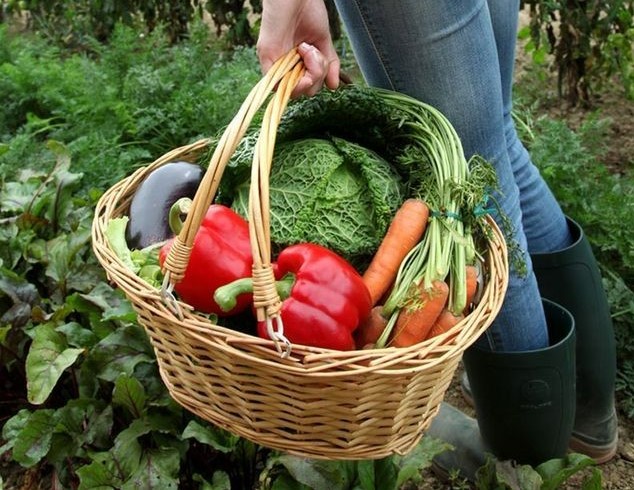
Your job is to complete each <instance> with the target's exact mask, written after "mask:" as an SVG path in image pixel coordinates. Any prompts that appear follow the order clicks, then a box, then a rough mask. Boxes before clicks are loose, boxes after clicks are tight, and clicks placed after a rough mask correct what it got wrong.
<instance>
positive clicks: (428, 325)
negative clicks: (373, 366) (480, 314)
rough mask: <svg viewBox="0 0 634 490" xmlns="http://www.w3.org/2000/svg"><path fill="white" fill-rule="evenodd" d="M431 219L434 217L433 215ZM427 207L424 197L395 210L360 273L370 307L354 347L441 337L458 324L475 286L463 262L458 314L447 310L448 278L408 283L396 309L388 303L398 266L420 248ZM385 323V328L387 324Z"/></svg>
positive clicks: (400, 344)
mask: <svg viewBox="0 0 634 490" xmlns="http://www.w3.org/2000/svg"><path fill="white" fill-rule="evenodd" d="M432 219H434V218H433V217H432ZM429 220H430V209H429V206H428V205H427V203H426V202H425V201H423V200H422V199H418V198H410V199H407V200H406V201H405V202H404V203H403V204H402V205H401V207H400V208H399V209H398V211H397V212H396V214H395V215H394V218H393V220H392V223H391V224H390V227H389V228H388V231H387V233H386V235H385V237H384V239H383V241H382V242H381V245H380V247H379V249H378V250H377V252H376V254H375V255H374V257H373V259H372V261H371V262H370V265H369V266H368V268H367V269H366V271H365V272H364V274H363V281H364V283H365V285H366V286H367V287H368V290H369V291H370V296H371V298H372V304H373V308H372V311H371V313H370V316H368V318H366V320H365V321H364V322H363V323H362V324H361V325H360V326H359V328H358V329H357V330H356V343H357V348H359V349H363V348H374V347H384V346H386V345H391V346H394V347H407V346H410V345H413V344H416V343H418V342H422V341H423V340H426V339H428V338H431V337H434V336H436V335H440V334H442V333H444V332H447V331H448V330H450V329H451V328H452V327H453V326H455V325H457V324H458V323H459V322H460V321H461V320H462V319H463V318H464V317H465V316H466V315H467V314H468V312H469V311H468V310H469V307H470V305H471V303H472V302H473V299H474V297H475V294H476V291H477V287H478V270H477V267H476V265H475V264H468V265H466V266H465V274H464V277H465V291H466V298H465V306H464V308H463V309H462V311H460V312H454V311H453V310H452V308H450V302H449V296H450V286H449V282H450V280H451V278H442V279H435V280H433V282H432V283H431V286H430V287H428V286H426V285H425V283H424V281H422V280H421V281H419V283H418V284H412V287H411V288H409V290H408V297H407V299H406V301H405V302H404V303H403V304H402V305H401V307H392V306H390V299H389V298H390V296H389V291H390V290H392V291H394V289H392V288H393V287H394V286H395V283H396V282H397V281H396V280H397V276H398V273H399V270H401V264H402V263H403V261H405V259H406V258H407V257H408V255H410V254H413V253H415V252H416V251H418V250H419V249H421V248H423V247H424V244H425V241H423V237H424V236H425V231H426V230H427V227H428V223H429ZM388 327H389V328H388Z"/></svg>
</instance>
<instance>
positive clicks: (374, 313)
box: [354, 306, 387, 349]
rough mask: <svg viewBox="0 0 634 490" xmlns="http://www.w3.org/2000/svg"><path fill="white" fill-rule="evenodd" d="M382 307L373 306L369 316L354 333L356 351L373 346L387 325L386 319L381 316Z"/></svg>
mask: <svg viewBox="0 0 634 490" xmlns="http://www.w3.org/2000/svg"><path fill="white" fill-rule="evenodd" d="M382 309H383V306H375V307H374V308H372V310H371V311H370V314H369V315H368V316H367V318H366V319H365V320H363V321H362V322H361V324H360V325H359V326H358V327H357V329H356V330H355V331H354V340H355V343H356V346H357V349H365V348H368V346H372V347H373V346H374V344H376V341H377V340H378V339H379V337H380V336H381V334H382V333H383V330H385V327H386V325H387V318H385V317H384V316H383V314H382V313H381V310H382Z"/></svg>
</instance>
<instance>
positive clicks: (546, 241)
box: [487, 0, 571, 253]
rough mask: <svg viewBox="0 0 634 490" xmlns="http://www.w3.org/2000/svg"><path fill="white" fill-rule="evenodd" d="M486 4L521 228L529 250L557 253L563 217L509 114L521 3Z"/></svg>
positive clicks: (565, 238) (565, 234)
mask: <svg viewBox="0 0 634 490" xmlns="http://www.w3.org/2000/svg"><path fill="white" fill-rule="evenodd" d="M487 3H488V5H489V12H490V15H491V23H492V25H493V33H494V36H495V41H496V47H497V52H498V60H499V63H500V80H501V83H502V101H503V102H502V103H503V107H504V131H505V137H506V147H507V153H508V156H509V160H510V163H511V168H512V169H513V175H514V177H515V182H517V185H518V187H519V192H520V207H521V209H522V225H523V227H524V233H525V234H526V240H527V245H528V251H529V252H530V253H544V252H551V251H554V250H560V249H562V248H565V247H567V246H568V245H570V243H571V237H570V232H569V230H568V226H567V224H566V219H565V216H564V214H563V212H562V211H561V208H560V206H559V203H558V202H557V201H556V199H555V197H554V196H553V194H552V192H551V191H550V189H549V188H548V186H547V184H546V182H545V181H544V179H543V178H542V176H541V175H540V173H539V170H537V167H535V165H533V162H532V161H531V158H530V155H529V153H528V151H527V150H526V148H525V147H524V145H523V144H522V142H521V141H520V139H519V138H518V136H517V132H516V130H515V124H514V123H513V117H512V113H511V112H512V109H513V72H514V68H515V44H516V40H517V27H518V15H517V13H518V12H519V3H520V2H519V0H487Z"/></svg>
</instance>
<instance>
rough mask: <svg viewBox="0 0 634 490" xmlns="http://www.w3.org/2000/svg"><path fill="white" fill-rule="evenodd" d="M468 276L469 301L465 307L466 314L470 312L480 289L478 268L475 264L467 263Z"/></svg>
mask: <svg viewBox="0 0 634 490" xmlns="http://www.w3.org/2000/svg"><path fill="white" fill-rule="evenodd" d="M466 278H467V302H466V305H467V306H465V309H464V314H465V315H466V314H467V313H469V308H471V303H473V298H475V295H476V291H477V290H478V268H477V267H476V266H475V265H467V267H466Z"/></svg>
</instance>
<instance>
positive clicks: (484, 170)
mask: <svg viewBox="0 0 634 490" xmlns="http://www.w3.org/2000/svg"><path fill="white" fill-rule="evenodd" d="M384 97H385V98H386V100H387V101H388V102H390V101H391V99H394V100H393V103H395V104H397V103H401V108H403V109H404V110H405V111H406V112H407V117H406V122H404V126H405V128H404V130H405V132H406V133H407V134H410V135H413V137H412V140H411V144H412V145H413V146H415V147H416V150H417V151H416V152H415V153H416V155H417V161H416V162H415V165H416V167H417V168H422V169H423V170H424V172H422V173H421V175H422V179H421V181H422V185H421V188H420V189H418V191H417V192H416V193H415V194H414V195H415V196H417V197H411V198H409V199H407V200H406V201H405V202H404V203H403V204H402V205H401V207H400V208H399V209H398V211H397V212H396V214H395V216H394V218H393V220H392V223H391V225H390V227H389V228H388V231H387V232H386V236H385V237H384V239H383V241H382V243H381V244H380V246H379V248H378V250H377V252H376V254H375V256H374V257H373V259H372V261H371V263H370V265H369V266H368V268H367V269H366V271H365V272H364V274H363V278H364V281H365V284H366V286H367V287H368V289H369V291H370V294H371V296H372V301H373V305H374V307H373V310H372V313H371V315H370V317H369V318H368V319H367V320H366V321H365V322H364V323H363V324H362V325H360V327H359V328H358V330H357V347H358V348H368V347H372V346H374V347H377V348H381V347H385V346H395V347H406V346H410V345H414V344H416V343H419V342H421V341H423V340H425V339H427V338H430V337H432V336H435V335H439V334H441V333H443V332H446V331H448V330H449V329H450V328H452V327H453V326H454V325H456V324H457V323H459V322H460V321H461V320H462V319H463V318H464V317H465V316H466V315H467V314H468V313H469V308H470V305H471V304H472V303H473V301H474V296H475V295H476V292H477V289H478V283H479V279H480V278H479V267H478V265H477V264H479V263H481V261H482V258H481V257H480V256H479V255H478V253H477V250H476V245H475V243H476V240H475V238H474V236H475V234H476V232H477V231H478V230H482V229H484V228H486V222H485V220H484V213H481V212H479V208H481V207H482V204H483V203H486V202H487V201H488V200H489V193H490V191H491V190H492V189H494V188H495V187H496V183H497V180H496V177H495V172H494V170H493V169H492V167H491V166H490V165H488V164H487V162H485V161H484V160H482V159H481V158H479V157H477V156H476V157H473V158H472V159H471V160H469V161H467V160H466V158H465V156H464V153H463V149H462V144H461V142H460V139H459V137H458V135H457V134H456V132H455V130H454V128H453V127H452V126H451V124H450V123H449V121H448V120H447V119H446V118H445V117H444V116H443V115H442V114H441V113H440V112H439V111H437V110H436V109H434V108H433V107H431V106H429V105H426V104H424V103H422V102H418V101H416V102H411V101H408V104H402V102H403V101H402V100H401V96H400V95H399V94H392V93H387V92H386V93H385V95H384Z"/></svg>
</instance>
